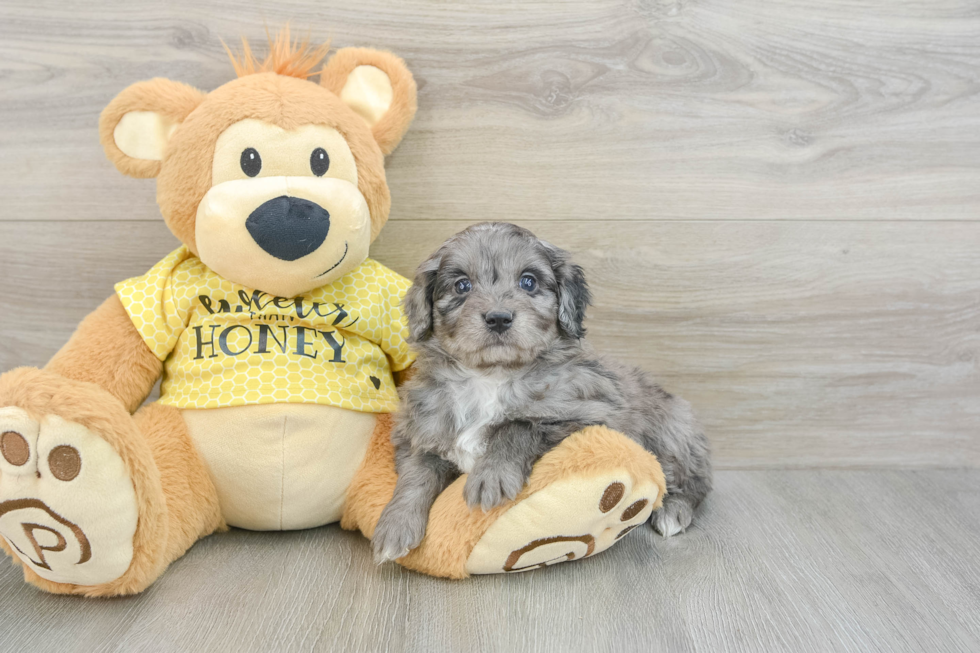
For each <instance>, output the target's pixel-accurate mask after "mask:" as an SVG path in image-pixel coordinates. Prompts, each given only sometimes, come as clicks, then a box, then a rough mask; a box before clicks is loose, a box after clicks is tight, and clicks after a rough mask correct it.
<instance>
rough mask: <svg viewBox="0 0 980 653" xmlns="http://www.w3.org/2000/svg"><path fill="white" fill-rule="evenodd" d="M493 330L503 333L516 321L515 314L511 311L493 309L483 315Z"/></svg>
mask: <svg viewBox="0 0 980 653" xmlns="http://www.w3.org/2000/svg"><path fill="white" fill-rule="evenodd" d="M483 319H485V320H486V321H487V326H488V327H489V328H490V330H491V331H496V332H497V333H503V332H504V331H506V330H507V329H509V328H510V325H511V324H513V323H514V314H513V313H511V312H510V311H491V312H489V313H487V314H486V315H484V316H483Z"/></svg>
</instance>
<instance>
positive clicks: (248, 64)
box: [221, 25, 330, 79]
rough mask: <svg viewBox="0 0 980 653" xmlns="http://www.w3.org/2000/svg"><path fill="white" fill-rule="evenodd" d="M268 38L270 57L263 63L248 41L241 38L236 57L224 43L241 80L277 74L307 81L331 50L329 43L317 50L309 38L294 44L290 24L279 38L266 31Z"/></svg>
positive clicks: (268, 55)
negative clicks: (240, 49) (238, 52)
mask: <svg viewBox="0 0 980 653" xmlns="http://www.w3.org/2000/svg"><path fill="white" fill-rule="evenodd" d="M265 33H266V36H267V37H268V39H269V54H267V55H266V57H265V59H264V60H263V61H261V62H260V61H259V60H258V59H256V58H255V55H254V54H253V53H252V46H250V45H249V43H248V39H246V38H245V37H244V36H243V37H242V52H241V54H240V55H237V56H236V55H235V54H234V53H233V52H232V51H231V49H230V48H229V47H228V45H227V44H226V43H225V42H224V41H222V42H221V45H223V46H224V47H225V52H227V53H228V57H229V58H230V59H231V65H232V66H234V67H235V74H236V75H238V76H239V77H244V76H245V75H254V74H255V73H276V74H277V75H286V76H287V77H298V78H300V79H306V78H307V77H309V76H310V75H313V74H314V72H313V69H314V68H316V67H317V66H318V65H319V63H320V62H321V61H322V60H323V58H324V57H325V56H326V55H327V52H328V51H329V50H330V44H329V43H324V44H322V45H319V46H317V47H315V48H314V47H312V46H311V45H310V38H309V36H307V37H306V38H304V39H303V40H302V41H299V40H296V41H293V40H292V39H291V38H290V36H289V25H286V26H285V27H283V28H282V29H281V30H280V31H279V33H278V34H276V38H275V39H273V38H272V35H271V34H269V30H268V29H266V31H265Z"/></svg>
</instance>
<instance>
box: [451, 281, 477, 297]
mask: <svg viewBox="0 0 980 653" xmlns="http://www.w3.org/2000/svg"><path fill="white" fill-rule="evenodd" d="M455 287H456V292H458V293H459V294H460V295H465V294H466V293H468V292H469V291H471V290H473V284H472V283H470V280H469V279H460V280H459V281H457V282H456V286H455Z"/></svg>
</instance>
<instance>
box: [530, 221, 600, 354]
mask: <svg viewBox="0 0 980 653" xmlns="http://www.w3.org/2000/svg"><path fill="white" fill-rule="evenodd" d="M541 244H542V245H543V246H544V249H545V251H546V252H547V253H548V258H549V259H550V260H551V268H552V270H554V273H555V280H556V281H557V283H558V328H559V329H560V330H561V332H562V335H564V336H565V337H567V338H576V339H577V338H581V337H583V336H584V335H585V326H584V322H585V309H586V308H587V307H588V306H589V305H590V304H591V303H592V293H591V292H589V284H588V283H586V281H585V270H583V269H582V266H580V265H575V264H574V263H572V262H571V254H569V253H568V252H566V251H565V250H563V249H559V248H557V247H555V246H554V245H552V244H551V243H548V242H545V241H543V240H542V241H541Z"/></svg>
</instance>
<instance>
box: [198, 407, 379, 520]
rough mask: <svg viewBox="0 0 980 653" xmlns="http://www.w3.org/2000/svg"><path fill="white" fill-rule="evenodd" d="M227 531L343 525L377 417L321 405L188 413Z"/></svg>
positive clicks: (219, 409) (216, 409) (240, 408)
mask: <svg viewBox="0 0 980 653" xmlns="http://www.w3.org/2000/svg"><path fill="white" fill-rule="evenodd" d="M183 416H184V421H185V422H186V424H187V428H188V430H189V431H190V435H191V439H192V440H193V441H194V444H195V445H196V446H197V449H198V451H199V452H200V453H201V456H202V457H203V458H204V461H205V462H206V463H207V465H208V468H209V469H210V471H211V477H212V478H213V480H214V484H215V487H216V488H217V491H218V499H219V500H220V502H221V511H222V515H223V516H224V518H225V521H226V522H227V523H228V525H229V526H236V527H238V528H247V529H250V530H261V531H266V530H297V529H303V528H313V527H316V526H322V525H323V524H329V523H331V522H335V521H339V520H340V517H341V515H342V513H343V510H344V501H345V498H346V494H347V487H348V486H349V485H350V482H351V480H352V479H353V477H354V473H355V472H356V471H357V469H358V467H359V466H360V464H361V461H362V460H363V459H364V454H365V452H366V450H367V446H368V442H369V440H370V438H371V434H372V433H373V431H374V426H375V422H376V419H377V418H376V417H375V415H374V414H373V413H361V412H357V411H352V410H347V409H344V408H338V407H335V406H324V405H319V404H265V405H258V406H237V407H232V408H211V409H195V410H184V411H183Z"/></svg>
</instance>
